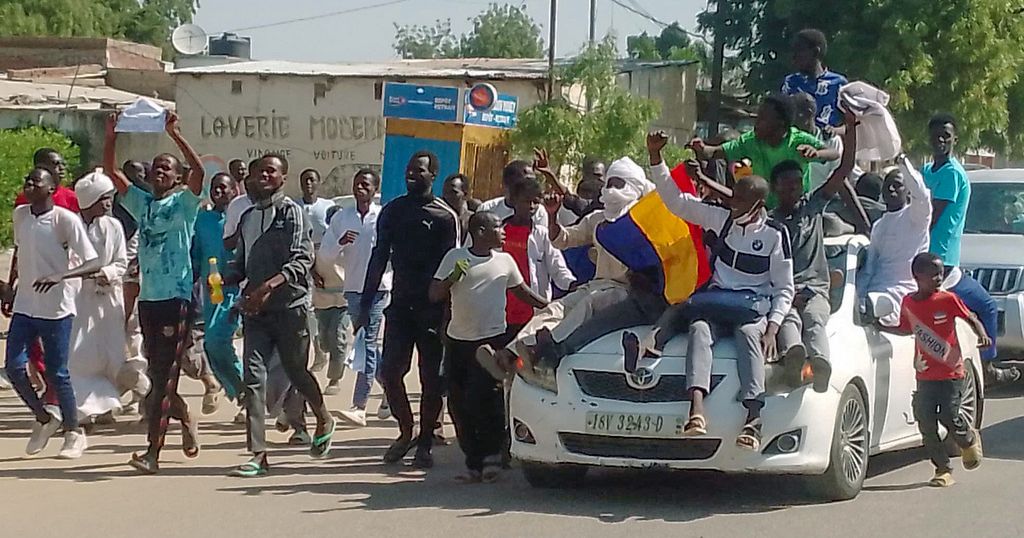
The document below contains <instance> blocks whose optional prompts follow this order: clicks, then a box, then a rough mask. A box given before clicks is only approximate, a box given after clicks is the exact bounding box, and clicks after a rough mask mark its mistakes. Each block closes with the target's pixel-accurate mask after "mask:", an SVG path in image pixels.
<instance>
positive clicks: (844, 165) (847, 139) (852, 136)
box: [820, 111, 871, 235]
mask: <svg viewBox="0 0 1024 538" xmlns="http://www.w3.org/2000/svg"><path fill="white" fill-rule="evenodd" d="M843 120H844V124H843V126H844V127H846V128H844V129H843V131H842V133H843V134H842V137H843V156H842V159H841V160H840V161H839V166H838V167H837V168H836V169H835V170H833V171H832V175H830V176H829V178H828V180H827V181H826V182H825V184H824V185H822V186H821V189H820V194H821V195H823V196H824V199H825V200H828V199H831V198H832V197H833V196H835V194H837V193H838V194H839V196H840V198H842V200H843V203H844V204H846V206H847V207H850V208H852V209H853V210H854V212H855V213H856V217H857V218H856V222H854V223H853V226H854V228H855V230H856V231H857V233H859V234H864V235H867V234H868V233H869V232H870V231H871V221H870V220H869V219H868V215H867V212H866V211H864V206H863V205H862V204H861V203H860V199H859V198H858V197H857V192H856V191H855V190H854V189H853V184H851V183H850V180H849V177H850V173H852V172H853V168H854V166H856V164H857V123H858V121H857V117H856V116H855V115H854V114H853V113H852V112H849V111H843ZM824 208H825V205H824V204H823V205H822V206H821V209H822V210H824Z"/></svg>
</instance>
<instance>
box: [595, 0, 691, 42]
mask: <svg viewBox="0 0 1024 538" xmlns="http://www.w3.org/2000/svg"><path fill="white" fill-rule="evenodd" d="M630 1H631V2H632V3H634V4H636V5H638V6H639V5H640V4H637V3H636V1H635V0H630ZM611 2H612V3H613V4H615V5H617V6H619V7H621V8H622V9H625V10H626V11H629V12H630V13H632V14H634V15H638V16H640V17H643V18H645V19H647V20H649V21H651V22H653V23H654V24H657V25H658V26H660V27H662V28H668V27H669V26H672V24H669V23H667V22H665V21H662V20H659V19H658V18H657V17H655V16H654V15H651V14H650V13H646V10H643V11H641V10H639V9H637V8H635V7H633V6H630V5H629V4H626V3H624V2H622V0H611ZM640 7H643V6H640ZM676 28H679V29H680V30H682V31H683V33H685V34H686V35H688V36H690V37H692V38H694V39H699V40H701V41H703V42H704V43H708V38H707V37H705V36H703V35H701V34H698V33H696V32H691V31H689V30H687V29H686V28H683V27H682V26H678V25H677V26H676ZM708 44H709V45H710V43H708Z"/></svg>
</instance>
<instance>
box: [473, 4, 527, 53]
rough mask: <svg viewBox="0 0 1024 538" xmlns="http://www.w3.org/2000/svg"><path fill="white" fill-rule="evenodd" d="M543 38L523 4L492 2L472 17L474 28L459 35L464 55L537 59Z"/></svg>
mask: <svg viewBox="0 0 1024 538" xmlns="http://www.w3.org/2000/svg"><path fill="white" fill-rule="evenodd" d="M543 54H544V41H543V40H541V38H540V26H538V25H537V23H535V22H534V21H533V18H531V17H530V15H529V13H527V12H526V4H523V5H521V6H518V7H517V6H513V5H510V4H506V5H498V4H491V5H490V6H489V7H488V8H487V11H485V12H483V13H481V14H479V15H477V16H476V17H474V18H473V30H472V31H471V32H469V33H468V34H466V35H464V36H462V56H463V57H465V58H540V57H541V56H543Z"/></svg>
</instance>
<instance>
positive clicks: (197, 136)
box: [174, 59, 696, 195]
mask: <svg viewBox="0 0 1024 538" xmlns="http://www.w3.org/2000/svg"><path fill="white" fill-rule="evenodd" d="M174 74H175V77H176V79H177V86H176V101H177V105H178V112H179V114H180V115H181V118H182V128H183V129H184V131H185V135H186V136H188V137H189V139H190V140H194V141H195V144H196V147H197V148H200V153H203V154H212V155H216V156H219V157H220V158H221V159H223V160H225V161H228V160H230V159H233V158H240V159H245V160H249V159H253V158H256V157H258V156H260V155H263V154H265V153H268V152H281V153H283V154H285V155H286V156H287V157H288V159H289V161H290V165H291V168H292V169H293V171H294V172H293V175H297V174H298V172H300V171H301V170H303V169H305V168H315V169H317V170H319V171H320V173H321V175H322V176H323V177H324V178H325V191H326V192H327V193H329V194H332V195H344V194H349V193H350V192H351V179H352V175H353V174H354V173H355V172H356V171H357V170H358V169H359V168H362V167H366V166H369V167H375V168H378V169H379V167H380V165H381V162H382V154H383V150H384V132H385V121H384V118H383V117H382V115H381V111H382V102H381V95H382V90H383V84H384V82H386V81H394V82H408V83H413V84H429V85H438V86H461V87H469V86H472V85H473V84H475V83H477V82H490V83H491V84H494V86H495V87H497V88H498V90H499V91H501V92H503V93H507V94H511V95H515V96H516V97H518V99H519V110H524V109H526V108H529V107H530V106H532V105H534V104H536V103H539V102H540V101H541V100H543V99H544V97H545V95H546V88H547V65H546V63H545V62H544V61H541V60H508V59H455V60H396V61H393V62H388V63H373V64H369V63H350V64H306V63H296V62H282V61H249V62H235V63H227V64H223V65H208V66H200V67H186V68H180V69H176V70H175V71H174ZM695 81H696V67H695V66H694V65H693V64H692V63H689V62H661V63H653V64H637V63H630V64H625V65H623V66H622V68H621V74H620V75H619V82H620V83H621V84H623V85H624V86H625V87H628V88H630V90H631V91H633V92H634V93H637V94H638V95H641V96H643V97H649V98H651V99H654V100H657V101H659V102H661V103H662V114H661V118H659V120H658V121H657V123H656V127H658V128H663V129H666V130H668V131H670V132H672V133H673V134H675V135H676V136H677V138H678V139H686V137H688V136H689V135H690V134H692V132H693V125H694V123H695V121H696V98H695V91H696V82H695ZM566 91H567V92H568V94H569V95H572V94H573V92H572V91H571V89H567V90H566ZM297 189H298V185H297V182H292V184H291V185H290V186H289V191H290V192H297Z"/></svg>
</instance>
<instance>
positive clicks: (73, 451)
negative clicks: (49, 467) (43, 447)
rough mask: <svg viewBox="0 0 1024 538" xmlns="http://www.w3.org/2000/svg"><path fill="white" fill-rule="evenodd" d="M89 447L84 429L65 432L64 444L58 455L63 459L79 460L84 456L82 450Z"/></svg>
mask: <svg viewBox="0 0 1024 538" xmlns="http://www.w3.org/2000/svg"><path fill="white" fill-rule="evenodd" d="M88 447H89V442H88V441H87V440H86V439H85V432H83V431H82V430H71V431H69V432H67V433H65V434H64V446H63V447H61V449H60V452H59V453H58V454H57V457H58V458H60V459H62V460H77V459H78V458H81V457H82V452H84V451H85V449H86V448H88Z"/></svg>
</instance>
